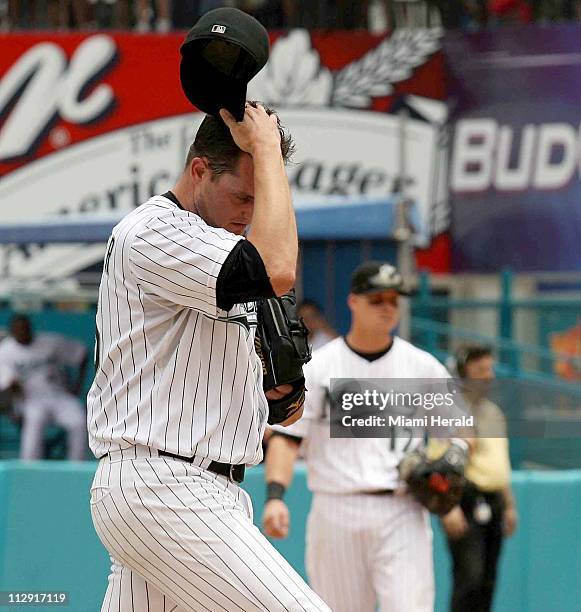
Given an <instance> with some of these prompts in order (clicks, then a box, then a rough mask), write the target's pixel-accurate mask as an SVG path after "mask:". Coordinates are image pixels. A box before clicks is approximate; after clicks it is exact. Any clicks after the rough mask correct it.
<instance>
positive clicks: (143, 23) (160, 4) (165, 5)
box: [135, 0, 172, 32]
mask: <svg viewBox="0 0 581 612" xmlns="http://www.w3.org/2000/svg"><path fill="white" fill-rule="evenodd" d="M135 11H136V15H137V19H136V24H135V29H136V30H137V31H138V32H149V31H151V24H152V21H153V9H152V7H151V0H136V3H135ZM171 11H172V7H171V2H170V0H155V31H156V32H169V31H170V30H171V27H172V21H171Z"/></svg>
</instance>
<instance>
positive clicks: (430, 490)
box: [398, 441, 468, 516]
mask: <svg viewBox="0 0 581 612" xmlns="http://www.w3.org/2000/svg"><path fill="white" fill-rule="evenodd" d="M467 455H468V449H467V448H464V447H463V446H462V445H460V444H459V443H457V442H454V441H453V442H452V443H451V444H450V446H449V448H448V450H447V451H446V452H445V453H444V455H443V456H442V457H440V459H437V460H435V461H430V460H429V459H427V457H426V455H425V453H424V452H423V451H421V450H417V451H412V452H411V453H408V454H407V455H406V456H405V457H404V458H403V459H402V461H401V463H400V464H399V466H398V470H399V475H400V478H401V479H402V480H403V481H404V482H405V483H406V485H407V488H408V490H409V492H410V493H411V494H412V495H413V496H414V497H415V498H416V500H417V501H418V502H419V503H420V504H422V506H424V507H426V508H427V509H428V510H429V511H430V512H433V513H434V514H438V515H439V516H443V515H444V514H448V512H450V510H452V508H454V506H456V505H458V503H459V502H460V500H461V499H462V492H463V490H464V486H465V483H466V479H465V478H464V465H465V463H466V459H467Z"/></svg>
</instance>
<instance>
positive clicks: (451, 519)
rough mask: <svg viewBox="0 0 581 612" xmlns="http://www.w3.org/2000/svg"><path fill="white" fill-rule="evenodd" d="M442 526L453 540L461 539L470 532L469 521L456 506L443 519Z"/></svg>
mask: <svg viewBox="0 0 581 612" xmlns="http://www.w3.org/2000/svg"><path fill="white" fill-rule="evenodd" d="M442 526H443V527H444V531H445V532H446V534H447V535H448V537H449V538H450V539H451V540H458V539H460V538H461V537H462V536H463V535H464V534H465V533H466V531H467V530H468V521H467V520H466V517H465V516H464V512H462V508H460V506H456V507H455V508H453V509H452V510H450V512H448V514H446V515H445V516H443V517H442Z"/></svg>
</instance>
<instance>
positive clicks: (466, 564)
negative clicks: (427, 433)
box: [429, 345, 517, 612]
mask: <svg viewBox="0 0 581 612" xmlns="http://www.w3.org/2000/svg"><path fill="white" fill-rule="evenodd" d="M456 364H457V365H456V368H457V372H458V375H459V376H460V378H461V379H463V380H464V381H465V386H464V389H465V391H464V395H465V398H466V400H467V403H468V405H469V406H470V408H471V410H472V413H473V414H474V416H475V420H476V425H475V429H476V433H477V435H476V437H475V440H474V443H475V446H474V448H473V450H472V453H471V455H470V457H469V458H468V463H467V464H466V471H465V475H466V479H467V481H468V482H467V486H466V488H465V491H464V494H463V497H462V501H461V503H460V505H458V506H456V507H455V508H454V509H453V510H452V511H451V512H450V513H449V514H447V515H445V516H444V517H442V526H443V528H444V531H445V532H446V536H447V539H448V544H449V548H450V552H451V555H452V561H453V574H454V586H453V592H452V600H451V606H450V610H451V611H452V612H468V611H470V612H488V611H489V610H491V609H492V599H493V595H494V587H495V583H496V568H497V564H498V560H499V557H500V550H501V545H502V540H503V538H504V537H505V536H511V535H512V534H513V533H514V531H515V530H516V526H517V511H516V505H515V501H514V497H513V494H512V489H511V486H510V472H511V468H510V459H509V448H508V436H507V431H506V419H505V417H504V415H503V413H502V411H501V409H500V408H499V407H498V406H497V405H496V404H494V403H493V402H492V401H490V399H488V397H487V394H488V391H489V389H490V384H491V382H492V381H493V380H494V378H495V375H494V358H493V356H492V350H491V349H490V348H489V347H486V346H478V345H474V346H466V347H464V348H462V349H460V350H459V351H458V354H457V360H456ZM487 429H488V432H489V433H490V432H492V431H493V432H494V433H495V434H497V435H499V436H500V437H494V438H487V437H480V436H482V435H483V433H482V432H486V430H487ZM479 430H480V433H479ZM484 435H486V434H484ZM444 447H445V445H444V444H443V441H441V440H432V441H431V442H430V447H429V451H430V453H431V454H433V455H434V456H436V455H437V454H439V453H440V452H442V451H443V450H444Z"/></svg>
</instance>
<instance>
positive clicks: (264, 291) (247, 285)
mask: <svg viewBox="0 0 581 612" xmlns="http://www.w3.org/2000/svg"><path fill="white" fill-rule="evenodd" d="M260 297H265V298H271V297H275V293H274V291H273V290H272V285H271V284H270V280H269V278H268V275H267V273H266V268H265V267H264V262H263V261H262V258H261V257H260V253H259V252H258V251H257V250H256V247H255V246H254V245H253V244H252V242H249V241H248V240H240V241H239V242H238V244H237V245H236V246H235V247H234V248H233V249H232V251H230V254H229V255H228V257H226V260H225V261H224V263H223V264H222V267H221V268H220V273H219V274H218V279H217V280H216V304H217V305H218V308H222V309H223V310H230V308H232V306H234V304H241V303H243V302H252V301H254V300H256V299H257V298H260Z"/></svg>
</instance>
